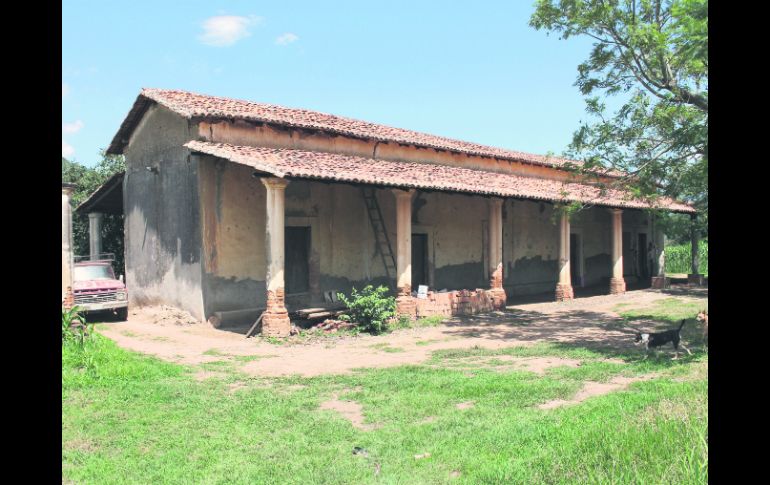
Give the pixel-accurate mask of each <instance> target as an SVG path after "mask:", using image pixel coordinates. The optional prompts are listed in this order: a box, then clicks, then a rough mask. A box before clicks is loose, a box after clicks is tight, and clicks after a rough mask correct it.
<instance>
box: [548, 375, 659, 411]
mask: <svg viewBox="0 0 770 485" xmlns="http://www.w3.org/2000/svg"><path fill="white" fill-rule="evenodd" d="M654 377H655V375H654V374H648V375H646V376H639V377H624V376H616V377H613V378H612V379H611V380H610V381H609V382H593V381H589V382H586V383H585V384H583V388H582V389H580V390H579V391H578V392H577V394H575V396H573V398H572V399H567V400H565V399H554V400H552V401H548V402H545V403H543V404H541V405H539V406H538V408H540V409H554V408H559V407H562V406H569V405H572V404H578V403H581V402H583V401H585V400H586V399H588V398H589V397H594V396H603V395H604V394H609V393H610V392H613V391H619V390H622V389H625V388H626V387H628V386H629V385H630V384H631V383H633V382H639V381H646V380H650V379H653V378H654Z"/></svg>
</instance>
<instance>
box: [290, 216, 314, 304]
mask: <svg viewBox="0 0 770 485" xmlns="http://www.w3.org/2000/svg"><path fill="white" fill-rule="evenodd" d="M284 234H285V236H284V255H285V258H286V260H285V263H284V264H285V269H284V271H285V285H286V293H287V294H290V293H305V292H307V291H309V289H310V264H309V263H310V227H309V226H304V227H286V228H285V233H284Z"/></svg>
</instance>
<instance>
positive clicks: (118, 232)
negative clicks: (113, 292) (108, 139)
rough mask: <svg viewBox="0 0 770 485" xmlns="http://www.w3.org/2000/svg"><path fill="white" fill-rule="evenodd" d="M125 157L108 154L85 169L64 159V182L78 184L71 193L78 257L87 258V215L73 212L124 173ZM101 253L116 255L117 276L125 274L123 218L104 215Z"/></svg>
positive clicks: (75, 246) (74, 245)
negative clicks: (110, 179) (108, 180)
mask: <svg viewBox="0 0 770 485" xmlns="http://www.w3.org/2000/svg"><path fill="white" fill-rule="evenodd" d="M125 168H126V166H125V162H124V160H123V157H122V156H113V155H106V154H104V153H102V159H101V160H100V161H99V163H97V164H96V166H94V167H93V168H90V167H86V166H85V165H81V164H80V163H77V162H71V161H69V160H67V159H66V158H64V157H62V159H61V178H62V182H68V183H73V184H76V185H77V187H76V189H75V192H74V193H73V194H72V208H73V213H72V243H73V250H74V251H75V254H76V255H87V254H88V252H89V245H88V214H78V213H75V212H74V209H75V208H76V207H77V206H78V205H79V204H80V203H81V202H83V201H84V200H86V199H87V198H88V197H89V196H90V195H91V194H92V193H93V192H94V191H95V190H96V189H98V188H99V187H100V186H101V185H102V184H103V183H104V182H106V181H107V179H109V178H110V177H112V176H113V175H114V174H116V173H119V172H123V171H125ZM102 251H104V252H106V253H115V263H114V269H115V274H116V276H117V275H118V274H125V262H124V259H123V216H122V215H113V214H104V218H103V219H102Z"/></svg>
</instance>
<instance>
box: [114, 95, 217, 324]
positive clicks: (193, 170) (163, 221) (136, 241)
mask: <svg viewBox="0 0 770 485" xmlns="http://www.w3.org/2000/svg"><path fill="white" fill-rule="evenodd" d="M195 130H197V128H192V129H191V128H190V126H189V125H188V123H187V121H185V120H183V119H181V118H180V117H179V116H177V115H175V114H173V113H171V112H170V111H169V110H167V109H165V108H163V107H160V106H157V105H156V106H152V107H150V108H149V110H148V112H147V113H146V115H145V116H144V117H143V119H142V121H141V123H140V124H139V126H138V127H137V128H136V130H135V131H134V133H133V135H132V137H131V140H130V141H129V144H128V147H127V148H126V151H125V158H126V176H125V179H124V182H123V183H124V186H123V197H124V199H123V203H124V208H125V209H124V210H125V234H126V242H125V252H126V254H125V257H126V284H127V286H128V291H129V304H130V305H132V306H142V305H149V304H168V305H173V306H176V307H179V308H182V309H184V310H187V311H189V312H190V313H191V314H192V315H194V316H196V317H198V318H203V299H202V291H201V264H200V225H199V212H198V206H199V204H198V185H197V180H198V173H197V171H198V165H197V162H196V161H195V160H192V159H191V158H190V157H189V156H188V155H189V152H188V150H187V149H186V148H184V147H183V146H182V145H183V144H184V143H185V142H187V141H188V140H189V139H191V137H192V135H191V133H195ZM147 167H152V168H153V169H154V170H156V172H151V171H149V170H147Z"/></svg>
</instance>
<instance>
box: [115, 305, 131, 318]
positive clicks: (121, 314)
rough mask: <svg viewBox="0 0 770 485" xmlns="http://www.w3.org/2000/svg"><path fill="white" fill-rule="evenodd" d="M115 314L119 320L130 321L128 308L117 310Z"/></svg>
mask: <svg viewBox="0 0 770 485" xmlns="http://www.w3.org/2000/svg"><path fill="white" fill-rule="evenodd" d="M115 314H116V315H117V317H118V320H123V321H125V320H128V307H124V308H118V309H117V310H115Z"/></svg>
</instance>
